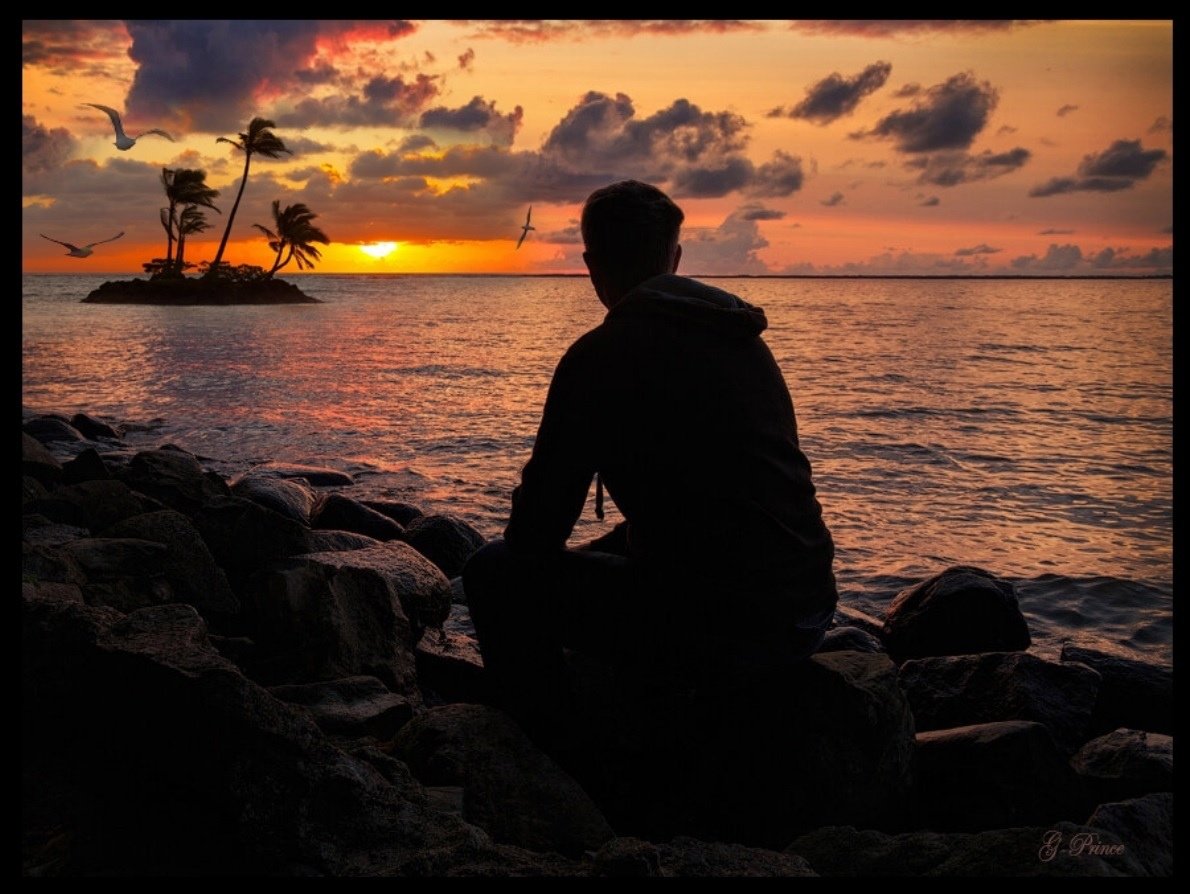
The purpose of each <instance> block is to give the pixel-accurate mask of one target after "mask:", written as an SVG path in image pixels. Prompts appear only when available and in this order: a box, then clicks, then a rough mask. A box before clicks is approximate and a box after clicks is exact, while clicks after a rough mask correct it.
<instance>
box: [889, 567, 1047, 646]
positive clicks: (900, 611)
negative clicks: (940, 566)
mask: <svg viewBox="0 0 1190 894" xmlns="http://www.w3.org/2000/svg"><path fill="white" fill-rule="evenodd" d="M882 639H883V640H884V645H885V647H886V648H887V649H888V652H889V654H890V655H892V656H893V659H894V660H895V661H897V662H901V661H904V660H905V659H908V658H924V657H929V656H935V655H969V654H973V653H978V652H1010V651H1016V650H1023V649H1027V648H1029V645H1030V642H1031V638H1030V636H1029V627H1028V624H1026V623H1025V616H1024V615H1023V614H1021V608H1020V604H1019V602H1018V601H1017V596H1016V588H1015V587H1014V586H1013V585H1012V583H1011V582H1010V581H1007V580H1004V579H1003V578H998V577H996V576H995V575H994V574H991V573H990V572H987V571H984V570H983V569H981V568H974V567H972V566H969V565H956V566H953V567H951V568H948V569H946V570H945V571H943V572H942V573H940V574H937V575H935V576H934V577H931V578H929V579H927V580H924V581H922V582H921V583H918V584H915V585H914V586H912V587H907V588H906V589H904V590H902V591H901V592H900V593H898V594H897V595H896V597H895V598H894V599H893V601H892V603H891V604H890V605H889V608H888V611H887V612H886V614H885V617H884V629H883V634H882Z"/></svg>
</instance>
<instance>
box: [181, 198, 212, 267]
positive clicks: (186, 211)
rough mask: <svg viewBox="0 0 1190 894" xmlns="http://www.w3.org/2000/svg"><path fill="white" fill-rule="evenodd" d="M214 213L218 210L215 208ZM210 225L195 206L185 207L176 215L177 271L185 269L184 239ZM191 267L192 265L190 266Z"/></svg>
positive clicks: (207, 228) (206, 228)
mask: <svg viewBox="0 0 1190 894" xmlns="http://www.w3.org/2000/svg"><path fill="white" fill-rule="evenodd" d="M215 210H216V211H218V210H219V209H218V208H216V209H215ZM210 228H211V225H210V224H209V223H208V222H207V216H206V215H205V214H203V213H202V211H200V210H199V209H198V206H197V205H187V206H186V207H185V208H183V209H182V213H181V214H179V215H178V260H177V268H178V271H179V272H180V271H182V270H183V269H185V265H186V261H185V260H184V257H183V256H184V255H185V253H186V237H187V236H188V235H190V234H191V233H201V232H202V231H203V230H209V229H210ZM192 266H193V265H192Z"/></svg>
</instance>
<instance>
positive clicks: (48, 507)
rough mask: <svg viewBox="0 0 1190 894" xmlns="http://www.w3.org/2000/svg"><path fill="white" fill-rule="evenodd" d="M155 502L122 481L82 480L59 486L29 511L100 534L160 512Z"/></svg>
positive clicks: (32, 505)
mask: <svg viewBox="0 0 1190 894" xmlns="http://www.w3.org/2000/svg"><path fill="white" fill-rule="evenodd" d="M161 508H162V506H161V504H160V503H158V502H157V501H156V500H153V499H150V498H149V497H146V496H145V495H144V494H139V493H136V492H135V491H133V490H131V489H129V487H128V485H126V484H124V482H122V481H112V480H100V481H83V482H81V483H79V484H72V485H70V486H69V487H59V488H57V489H56V490H54V491H53V492H52V493H50V494H48V495H47V496H45V497H43V498H42V499H40V500H37V501H36V502H34V503H33V504H31V510H32V511H34V512H38V513H40V514H41V515H44V516H46V517H47V518H50V519H53V520H54V521H58V522H62V523H64V524H68V525H78V526H80V527H85V528H90V529H91V531H92V532H98V531H102V530H103V529H104V528H107V527H109V526H111V525H114V524H115V523H116V522H118V521H122V520H123V519H126V518H129V517H131V516H133V515H140V514H142V513H144V512H152V511H154V510H156V509H161Z"/></svg>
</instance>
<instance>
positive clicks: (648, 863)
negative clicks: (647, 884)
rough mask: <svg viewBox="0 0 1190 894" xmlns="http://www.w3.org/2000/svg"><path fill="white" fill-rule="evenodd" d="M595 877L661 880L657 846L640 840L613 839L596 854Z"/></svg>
mask: <svg viewBox="0 0 1190 894" xmlns="http://www.w3.org/2000/svg"><path fill="white" fill-rule="evenodd" d="M593 874H594V875H595V876H598V877H600V878H660V877H661V854H660V853H659V852H658V850H657V845H655V844H653V843H652V842H649V841H641V840H640V839H639V838H613V839H612V840H611V841H609V842H607V843H606V844H605V845H603V847H601V848H600V849H599V850H598V851H596V852H595V869H594V873H593Z"/></svg>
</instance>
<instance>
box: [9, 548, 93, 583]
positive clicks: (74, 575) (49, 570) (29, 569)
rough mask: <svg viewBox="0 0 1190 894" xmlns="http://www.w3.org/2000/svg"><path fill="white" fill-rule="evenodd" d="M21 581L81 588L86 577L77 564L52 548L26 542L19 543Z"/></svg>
mask: <svg viewBox="0 0 1190 894" xmlns="http://www.w3.org/2000/svg"><path fill="white" fill-rule="evenodd" d="M21 580H22V581H33V582H38V581H52V582H57V583H67V584H76V585H78V586H82V585H83V584H85V583H86V582H87V575H86V574H84V573H83V569H82V568H80V567H79V564H78V562H76V561H74V560H73V559H72V558H70V556H68V555H64V554H63V553H62V552H61V550H60V549H58V548H54V547H42V546H35V545H33V544H31V543H29V542H28V541H23V542H22V543H21Z"/></svg>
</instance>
